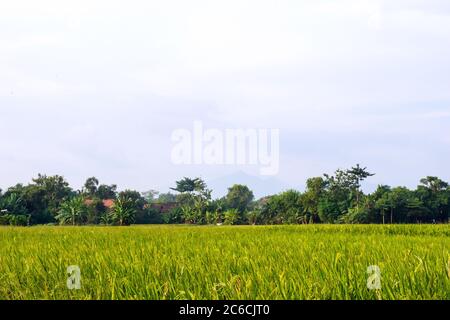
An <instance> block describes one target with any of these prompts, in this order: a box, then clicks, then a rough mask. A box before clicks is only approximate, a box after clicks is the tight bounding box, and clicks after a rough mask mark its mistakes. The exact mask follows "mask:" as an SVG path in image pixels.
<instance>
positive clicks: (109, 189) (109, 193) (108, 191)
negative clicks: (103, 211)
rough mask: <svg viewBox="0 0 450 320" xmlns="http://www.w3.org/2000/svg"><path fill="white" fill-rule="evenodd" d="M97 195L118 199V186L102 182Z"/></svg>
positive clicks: (103, 197)
mask: <svg viewBox="0 0 450 320" xmlns="http://www.w3.org/2000/svg"><path fill="white" fill-rule="evenodd" d="M96 195H97V197H98V198H100V199H102V200H106V199H116V198H117V186H116V185H115V184H112V185H110V186H108V185H106V184H101V185H100V186H99V187H98V189H97V194H96Z"/></svg>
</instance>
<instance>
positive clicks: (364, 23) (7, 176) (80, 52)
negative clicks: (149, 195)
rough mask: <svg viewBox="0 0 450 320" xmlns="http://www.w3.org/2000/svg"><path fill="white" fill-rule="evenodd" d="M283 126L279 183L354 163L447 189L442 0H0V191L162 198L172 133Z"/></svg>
mask: <svg viewBox="0 0 450 320" xmlns="http://www.w3.org/2000/svg"><path fill="white" fill-rule="evenodd" d="M194 120H201V121H203V123H204V125H205V126H207V127H217V128H279V129H280V134H281V155H280V172H279V175H278V176H277V177H276V179H277V180H279V181H281V182H282V183H283V184H285V185H286V186H292V187H298V188H302V187H303V185H304V180H305V179H306V178H307V177H311V176H315V175H321V174H322V173H323V172H330V171H333V170H334V169H336V168H338V167H347V166H350V165H352V164H355V163H357V162H359V163H361V164H363V165H365V166H368V167H369V169H371V170H372V171H374V172H376V173H377V175H376V176H375V177H373V178H372V179H371V184H372V185H376V184H377V183H387V184H392V185H407V186H411V187H414V186H415V185H416V183H417V181H418V180H419V179H420V178H421V177H423V176H426V175H439V176H441V177H442V178H444V179H446V180H450V167H449V163H450V2H449V1H448V0H389V1H379V0H366V1H365V0H308V1H305V0H303V1H300V0H292V1H287V0H280V1H261V0H258V1H257V0H253V1H246V0H236V1H235V0H228V1H212V0H205V1H196V0H193V1H181V0H178V1H174V0H168V1H133V0H127V1H112V0H108V1H95V0H94V1H92V0H89V1H80V0H77V1H61V0H59V1H58V0H55V1H50V0H41V1H32V0H30V1H22V0H15V1H2V2H0V150H1V152H0V187H1V188H6V187H7V186H10V185H12V184H15V183H16V182H25V183H26V182H28V181H30V179H31V178H32V177H33V176H35V175H37V173H39V172H41V173H47V174H62V175H64V176H65V177H66V178H67V179H68V180H69V181H70V182H71V183H72V184H73V185H74V187H80V186H81V184H82V182H83V181H84V180H85V178H86V177H89V176H92V175H95V176H97V177H99V178H100V180H101V181H102V182H104V183H117V184H118V185H119V187H120V188H121V189H123V188H136V189H138V190H147V189H150V188H157V189H161V190H165V189H167V188H168V187H169V186H171V185H173V181H174V180H175V179H177V178H179V177H181V176H184V175H191V176H194V175H201V176H202V177H204V178H205V179H215V178H218V177H221V176H226V175H230V174H233V173H234V172H236V171H237V170H242V171H244V172H248V173H250V174H254V173H255V172H256V173H257V170H255V168H253V167H223V166H213V167H210V166H174V165H172V163H171V160H170V150H171V147H172V142H171V140H170V137H171V132H172V131H173V130H175V129H178V128H187V129H189V128H191V127H192V123H193V121H194Z"/></svg>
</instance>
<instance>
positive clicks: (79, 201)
mask: <svg viewBox="0 0 450 320" xmlns="http://www.w3.org/2000/svg"><path fill="white" fill-rule="evenodd" d="M58 213H59V214H58V215H57V216H56V217H55V219H56V220H58V221H59V223H60V224H67V223H68V222H70V223H71V224H72V225H73V226H74V225H76V224H77V222H80V223H81V218H83V217H84V216H85V215H86V206H85V203H84V198H83V197H81V196H78V197H75V198H72V199H69V200H67V201H65V202H63V203H62V205H61V208H60V209H59V212H58Z"/></svg>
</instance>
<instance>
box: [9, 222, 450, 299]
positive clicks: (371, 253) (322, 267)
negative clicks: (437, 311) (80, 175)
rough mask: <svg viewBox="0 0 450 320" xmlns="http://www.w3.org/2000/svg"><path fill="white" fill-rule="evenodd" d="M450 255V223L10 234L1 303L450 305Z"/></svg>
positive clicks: (65, 230) (57, 229) (107, 229)
mask: <svg viewBox="0 0 450 320" xmlns="http://www.w3.org/2000/svg"><path fill="white" fill-rule="evenodd" d="M449 252H450V225H434V226H430V225H428V226H426V225H398V226H379V225H369V226H360V225H355V226H343V225H337V226H332V225H314V226H312V225H310V226H237V227H233V226H221V227H217V226H132V227H30V228H14V227H1V228H0V299H108V300H109V299H152V300H154V299H251V300H252V299H446V300H448V299H450V279H449V277H450V269H449V267H450V266H449V263H450V253H449ZM69 265H78V266H79V267H80V269H81V277H82V278H81V281H82V288H81V289H80V290H68V289H67V286H66V281H67V273H66V270H67V267H68V266H69ZM370 265H378V266H379V267H380V269H381V272H382V280H381V284H382V288H381V290H368V289H367V277H368V274H367V268H368V266H370Z"/></svg>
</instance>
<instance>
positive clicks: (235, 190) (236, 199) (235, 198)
mask: <svg viewBox="0 0 450 320" xmlns="http://www.w3.org/2000/svg"><path fill="white" fill-rule="evenodd" d="M253 199H254V195H253V192H252V191H251V190H250V189H249V188H248V187H247V186H244V185H241V184H235V185H234V186H232V187H231V188H229V189H228V194H227V195H226V205H227V207H228V208H230V209H236V210H237V211H238V212H239V213H240V215H241V216H243V215H244V213H245V212H246V211H247V210H248V209H249V208H250V204H251V203H252V201H253Z"/></svg>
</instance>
